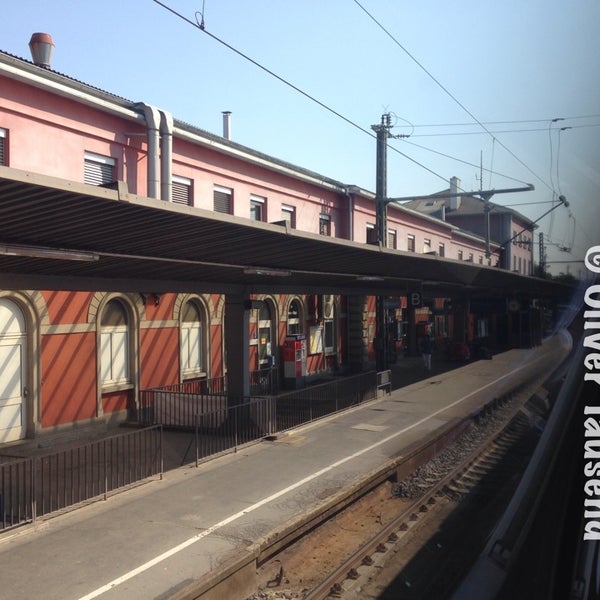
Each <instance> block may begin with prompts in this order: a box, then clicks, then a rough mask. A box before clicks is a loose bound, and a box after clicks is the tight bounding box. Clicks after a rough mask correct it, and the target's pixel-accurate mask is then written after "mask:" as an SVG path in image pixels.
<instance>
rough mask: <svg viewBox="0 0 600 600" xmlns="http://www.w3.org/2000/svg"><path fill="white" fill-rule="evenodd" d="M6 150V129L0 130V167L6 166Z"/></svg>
mask: <svg viewBox="0 0 600 600" xmlns="http://www.w3.org/2000/svg"><path fill="white" fill-rule="evenodd" d="M6 150H7V148H6V129H0V165H3V166H6V159H7V158H8V156H7V154H8V153H7V151H6Z"/></svg>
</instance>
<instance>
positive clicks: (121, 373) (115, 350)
mask: <svg viewBox="0 0 600 600" xmlns="http://www.w3.org/2000/svg"><path fill="white" fill-rule="evenodd" d="M128 348H129V334H128V331H127V328H126V327H110V328H109V327H103V328H102V333H101V335H100V364H101V365H102V373H101V378H102V383H104V384H108V383H123V382H127V381H129V360H128V354H127V349H128Z"/></svg>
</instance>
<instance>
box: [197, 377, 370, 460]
mask: <svg viewBox="0 0 600 600" xmlns="http://www.w3.org/2000/svg"><path fill="white" fill-rule="evenodd" d="M376 397H377V373H376V372H375V371H370V372H368V373H361V374H359V375H354V376H350V377H343V378H339V379H335V380H333V381H330V382H327V383H322V384H320V385H315V386H311V387H307V388H304V389H302V390H296V391H293V392H289V393H286V394H280V395H277V396H267V397H264V398H247V399H245V401H244V399H238V402H237V403H233V402H232V403H231V404H230V405H229V406H226V405H223V406H222V407H221V408H220V409H218V410H213V411H208V412H205V413H199V414H198V415H196V417H195V419H196V428H195V429H196V464H198V463H199V461H200V460H203V459H205V458H208V457H210V456H214V455H216V454H221V453H223V452H227V451H229V452H232V451H233V452H235V451H237V448H238V447H239V446H241V445H243V444H246V443H249V442H253V441H256V440H259V439H262V438H264V437H267V436H269V435H274V434H276V433H277V432H280V431H285V430H287V429H291V428H293V427H298V426H299V425H302V424H305V423H309V422H310V421H314V420H315V419H320V418H322V417H325V416H327V415H329V414H332V413H335V412H337V411H340V410H343V409H346V408H350V407H351V406H355V405H358V404H361V403H362V402H365V401H368V400H372V399H374V398H376Z"/></svg>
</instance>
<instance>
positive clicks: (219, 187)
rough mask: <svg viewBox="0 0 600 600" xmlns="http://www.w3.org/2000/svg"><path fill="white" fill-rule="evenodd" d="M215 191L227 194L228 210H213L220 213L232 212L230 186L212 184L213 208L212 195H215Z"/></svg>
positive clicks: (231, 190) (231, 191) (230, 213)
mask: <svg viewBox="0 0 600 600" xmlns="http://www.w3.org/2000/svg"><path fill="white" fill-rule="evenodd" d="M215 192H218V193H221V194H226V195H227V196H229V211H228V212H223V211H217V210H215V212H219V213H221V214H228V215H232V214H233V189H232V188H228V187H225V186H222V185H217V184H215V185H213V209H214V197H215Z"/></svg>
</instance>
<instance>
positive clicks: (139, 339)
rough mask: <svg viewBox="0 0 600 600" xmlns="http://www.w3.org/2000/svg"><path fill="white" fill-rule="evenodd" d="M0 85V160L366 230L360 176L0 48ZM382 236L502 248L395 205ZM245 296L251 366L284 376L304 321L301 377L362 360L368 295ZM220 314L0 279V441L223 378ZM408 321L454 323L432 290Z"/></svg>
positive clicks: (186, 201)
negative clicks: (263, 147)
mask: <svg viewBox="0 0 600 600" xmlns="http://www.w3.org/2000/svg"><path fill="white" fill-rule="evenodd" d="M0 90H1V92H0V94H1V96H2V98H1V100H2V102H1V103H0V165H2V166H3V167H5V168H9V169H15V170H21V171H27V172H31V173H36V174H40V175H48V176H52V177H57V178H61V179H63V180H66V181H73V182H78V183H84V184H88V185H90V186H109V187H110V186H126V189H127V190H128V191H129V192H131V193H133V194H136V195H139V196H147V197H150V198H157V199H162V200H163V201H164V202H165V203H177V204H180V205H185V206H186V207H188V209H189V211H196V210H204V211H206V210H208V211H215V212H218V213H223V214H228V215H230V216H231V218H232V219H239V218H241V219H249V220H254V221H262V222H265V223H276V224H278V225H279V226H281V227H286V228H289V229H298V230H302V231H308V232H312V233H315V234H320V235H323V236H331V237H339V238H345V239H348V240H352V241H354V242H358V243H365V244H367V243H372V242H373V237H372V236H373V234H372V231H373V229H374V228H375V203H374V195H373V194H372V193H371V192H369V191H367V190H363V189H360V188H357V187H355V186H352V185H347V184H344V183H342V182H339V181H336V180H334V179H331V178H328V177H325V176H322V175H319V174H317V173H314V172H312V171H309V170H306V169H302V168H300V167H297V166H294V165H291V164H289V163H286V162H284V161H281V160H278V159H276V158H273V157H270V156H267V155H265V154H262V153H260V152H256V151H254V150H252V149H249V148H247V147H244V146H242V145H240V144H237V143H235V142H233V141H231V140H230V139H227V138H226V137H223V136H220V135H215V134H212V133H209V132H207V131H204V130H202V129H199V128H197V127H194V126H191V125H188V124H185V123H183V122H180V121H177V120H175V119H173V117H172V115H171V114H170V113H168V112H167V111H165V110H162V109H158V108H156V107H154V106H151V105H149V104H145V103H140V102H130V101H128V100H126V99H123V98H120V97H118V96H115V95H113V94H111V93H109V92H106V91H103V90H99V89H97V88H94V87H92V86H89V85H86V84H84V83H82V82H80V81H76V80H74V79H72V78H70V77H68V76H65V75H62V74H60V73H58V72H56V71H54V70H52V69H50V68H48V67H42V66H39V65H38V64H35V63H34V62H32V61H29V60H26V59H23V58H20V57H16V56H13V55H11V54H8V53H4V52H0ZM0 201H1V198H0ZM43 218H44V216H43V215H40V219H43ZM115 227H118V223H115ZM181 234H182V235H185V232H182V233H181ZM3 241H4V242H6V240H3ZM386 242H387V246H388V247H389V248H393V249H396V250H398V251H399V252H415V253H437V254H438V255H440V256H444V257H446V258H451V259H456V260H471V261H473V262H476V263H477V262H479V263H481V264H484V261H486V262H487V264H492V265H495V266H501V264H502V261H503V253H502V247H501V246H500V245H499V244H496V243H492V247H491V248H492V253H491V256H490V257H489V258H488V257H486V256H485V250H486V248H485V241H484V240H483V238H482V237H481V236H480V235H478V234H477V233H474V232H470V231H468V230H466V229H464V228H461V227H459V226H457V225H456V224H454V223H452V222H449V221H448V220H443V219H439V218H436V217H434V216H431V215H428V214H424V213H422V212H419V211H418V210H414V209H412V208H410V207H407V206H402V205H396V204H392V205H390V206H389V210H388V236H387V240H386ZM0 243H1V241H0ZM159 243H160V240H157V244H159ZM231 243H232V244H235V243H236V241H235V240H231ZM57 245H58V246H60V241H58V243H57ZM99 287H100V286H99ZM256 299H257V300H260V301H262V302H261V303H260V308H257V309H256V310H253V311H252V315H251V318H250V325H249V327H250V335H249V339H250V348H249V352H250V365H249V368H250V370H251V371H260V370H262V369H271V368H275V369H279V375H280V376H282V375H283V371H282V368H283V364H282V349H283V347H284V344H285V341H286V339H288V338H290V337H294V336H302V335H304V336H305V337H306V346H307V356H306V375H307V377H309V378H310V377H312V376H319V375H320V374H323V373H329V372H332V371H344V370H346V371H348V370H350V371H356V370H362V369H367V368H372V367H373V365H374V361H375V357H374V345H373V340H374V338H375V298H374V297H365V298H353V297H343V296H340V295H335V294H323V293H320V294H317V293H315V294H273V295H269V294H267V295H260V296H257V297H256ZM390 305H391V308H390V309H389V315H388V317H389V318H388V320H387V322H389V324H390V328H391V329H395V332H393V335H392V336H391V337H392V339H394V340H396V339H399V338H401V335H402V322H403V321H406V309H407V300H406V297H404V296H398V297H397V298H396V299H395V301H394V299H391V302H390ZM225 318H226V315H225V299H224V296H223V294H220V293H210V292H207V293H188V292H186V293H180V292H178V291H173V292H171V293H161V294H148V293H139V292H132V291H127V292H114V291H103V290H102V289H98V290H81V291H72V290H69V289H65V290H60V289H58V290H57V289H51V290H48V289H43V287H41V286H36V288H35V289H2V290H0V357H1V359H2V364H3V369H2V371H1V372H0V443H8V442H13V441H17V440H21V439H24V438H27V437H35V436H36V435H37V434H39V433H43V432H50V431H55V430H57V429H61V428H68V427H73V426H76V425H82V424H87V423H93V422H96V421H107V420H112V419H114V420H124V419H126V418H128V416H131V415H132V414H133V413H135V410H136V405H137V403H138V400H139V394H140V391H141V390H143V389H148V388H152V387H160V386H166V385H170V384H178V383H182V382H185V381H192V380H197V379H207V380H214V381H217V380H219V379H220V378H221V379H224V378H226V376H227V348H226V347H225V341H224V339H225V336H224V326H223V323H224V319H225ZM465 319H466V320H463V322H461V324H460V329H461V331H460V336H462V337H463V338H464V337H465V336H466V338H470V337H473V336H475V335H476V334H477V331H476V328H477V316H476V315H471V314H470V315H467V316H466V317H465ZM416 320H417V321H422V322H427V323H433V324H434V333H435V335H436V336H438V337H452V336H454V335H455V331H454V329H455V328H456V327H458V326H457V325H456V324H455V320H454V319H453V317H452V313H451V311H449V310H448V299H446V298H430V299H429V301H428V303H427V305H426V306H423V307H421V308H418V309H417V314H416ZM230 376H231V374H230Z"/></svg>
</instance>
